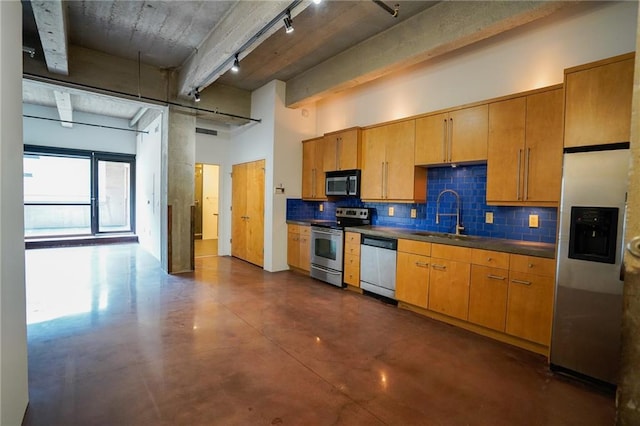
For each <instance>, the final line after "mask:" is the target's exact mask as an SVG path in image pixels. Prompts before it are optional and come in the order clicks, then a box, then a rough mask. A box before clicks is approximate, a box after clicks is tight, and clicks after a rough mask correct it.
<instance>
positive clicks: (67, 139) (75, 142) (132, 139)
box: [22, 104, 136, 154]
mask: <svg viewBox="0 0 640 426" xmlns="http://www.w3.org/2000/svg"><path fill="white" fill-rule="evenodd" d="M22 110H23V113H24V114H25V115H32V116H35V117H46V118H53V119H59V118H60V117H59V116H58V110H57V109H56V108H53V107H46V106H41V105H33V104H23V105H22ZM22 121H23V125H24V136H23V138H24V143H25V144H26V145H41V146H53V147H59V148H73V149H86V150H93V151H105V152H118V153H123V154H135V153H136V133H135V132H130V131H123V130H115V129H105V128H102V127H93V126H82V125H80V124H74V125H73V127H71V128H67V127H62V126H61V125H60V123H58V122H55V121H48V120H39V119H35V118H26V117H25V118H23V119H22ZM73 121H78V122H83V123H91V124H100V125H103V126H111V127H120V128H124V129H128V128H129V121H128V120H126V119H121V118H114V117H106V116H103V115H96V114H87V113H83V112H78V111H74V112H73Z"/></svg>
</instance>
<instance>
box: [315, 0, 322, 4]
mask: <svg viewBox="0 0 640 426" xmlns="http://www.w3.org/2000/svg"><path fill="white" fill-rule="evenodd" d="M320 3H322V0H313V4H320Z"/></svg>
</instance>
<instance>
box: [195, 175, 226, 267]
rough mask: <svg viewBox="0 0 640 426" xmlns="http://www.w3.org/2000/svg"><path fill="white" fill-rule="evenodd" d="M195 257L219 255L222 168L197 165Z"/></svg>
mask: <svg viewBox="0 0 640 426" xmlns="http://www.w3.org/2000/svg"><path fill="white" fill-rule="evenodd" d="M194 193H195V201H194V203H195V224H194V225H195V226H194V228H195V231H194V234H195V235H194V239H195V251H194V253H195V257H205V256H217V255H218V228H219V225H220V224H219V218H220V216H219V203H220V166H218V165H215V164H203V163H196V167H195V192H194Z"/></svg>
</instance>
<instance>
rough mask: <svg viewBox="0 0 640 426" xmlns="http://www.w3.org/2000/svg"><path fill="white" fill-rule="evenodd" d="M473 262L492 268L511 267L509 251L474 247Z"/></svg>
mask: <svg viewBox="0 0 640 426" xmlns="http://www.w3.org/2000/svg"><path fill="white" fill-rule="evenodd" d="M471 263H473V264H474V265H482V266H489V267H491V268H501V269H509V253H502V252H499V251H492V250H482V249H472V251H471Z"/></svg>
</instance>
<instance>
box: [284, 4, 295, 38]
mask: <svg viewBox="0 0 640 426" xmlns="http://www.w3.org/2000/svg"><path fill="white" fill-rule="evenodd" d="M284 28H285V31H286V32H287V34H289V33H292V32H293V21H292V20H291V12H290V11H289V9H287V16H285V17H284Z"/></svg>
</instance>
